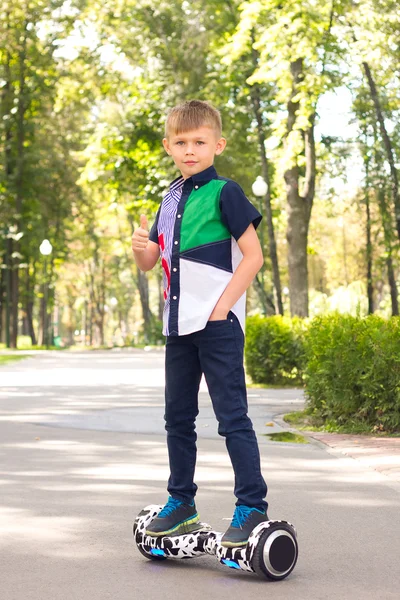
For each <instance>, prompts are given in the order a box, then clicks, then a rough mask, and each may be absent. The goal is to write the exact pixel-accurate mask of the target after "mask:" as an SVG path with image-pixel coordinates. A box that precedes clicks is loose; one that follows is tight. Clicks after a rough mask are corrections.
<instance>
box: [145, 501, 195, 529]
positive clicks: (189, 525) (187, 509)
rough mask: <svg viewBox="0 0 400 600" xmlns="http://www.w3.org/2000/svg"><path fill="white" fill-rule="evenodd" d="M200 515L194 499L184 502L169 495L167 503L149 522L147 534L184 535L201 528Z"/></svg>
mask: <svg viewBox="0 0 400 600" xmlns="http://www.w3.org/2000/svg"><path fill="white" fill-rule="evenodd" d="M200 527H201V526H200V517H199V515H198V513H197V510H196V505H195V503H194V501H193V502H192V503H191V504H184V503H183V502H181V501H180V500H176V499H175V498H172V497H171V496H169V498H168V502H167V504H166V505H165V506H164V508H162V510H161V511H160V512H159V513H158V515H157V516H156V517H155V518H154V519H153V520H152V521H151V522H150V523H149V525H148V527H147V529H146V534H147V535H151V536H153V537H159V536H162V535H182V534H183V533H191V532H192V531H196V530H197V529H200Z"/></svg>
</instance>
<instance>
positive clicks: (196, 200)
mask: <svg viewBox="0 0 400 600" xmlns="http://www.w3.org/2000/svg"><path fill="white" fill-rule="evenodd" d="M225 184H226V181H223V180H220V179H212V180H211V181H209V182H208V183H206V184H205V185H203V186H201V187H200V188H199V189H197V190H195V189H193V190H192V192H191V194H190V196H189V198H188V199H187V201H186V204H185V209H184V212H183V217H182V226H181V243H180V251H181V252H185V251H186V250H191V249H192V248H197V247H198V246H204V245H206V244H212V243H213V242H220V241H222V240H227V239H229V238H230V237H231V234H230V232H229V230H228V229H227V228H226V227H225V225H224V224H223V223H222V221H221V210H220V208H219V198H220V194H221V189H222V188H223V187H224V185H225Z"/></svg>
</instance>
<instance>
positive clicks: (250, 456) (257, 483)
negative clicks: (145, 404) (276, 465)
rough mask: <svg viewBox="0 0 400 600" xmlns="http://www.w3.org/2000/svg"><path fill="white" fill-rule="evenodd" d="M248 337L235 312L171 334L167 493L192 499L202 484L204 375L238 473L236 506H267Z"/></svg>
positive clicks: (221, 431)
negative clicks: (252, 410)
mask: <svg viewBox="0 0 400 600" xmlns="http://www.w3.org/2000/svg"><path fill="white" fill-rule="evenodd" d="M243 346H244V335H243V331H242V328H241V326H240V323H239V321H238V320H237V318H236V316H235V315H234V314H233V313H232V312H230V313H229V315H228V319H227V320H224V321H209V322H208V323H207V326H206V327H205V329H203V330H201V331H197V332H195V333H191V334H189V335H182V336H177V337H174V336H169V337H167V344H166V359H165V363H166V388H165V422H166V425H165V428H166V430H167V443H168V453H169V463H170V470H171V474H170V478H169V481H168V492H169V494H170V495H171V496H173V497H174V498H176V499H178V500H181V501H183V502H187V503H188V502H191V501H192V499H193V498H194V496H195V494H196V491H197V486H196V484H195V483H194V481H193V479H194V470H195V465H196V439H197V435H196V431H195V420H196V417H197V415H198V412H199V410H198V392H199V385H200V379H201V375H202V373H204V376H205V379H206V382H207V385H208V390H209V392H210V396H211V400H212V404H213V408H214V412H215V416H216V417H217V420H218V433H219V434H220V435H222V436H224V437H225V442H226V447H227V449H228V453H229V456H230V459H231V462H232V467H233V470H234V473H235V489H234V494H235V496H236V497H237V502H236V504H237V505H239V504H245V505H246V506H252V507H255V508H260V509H263V510H266V509H267V506H268V504H267V502H266V501H265V496H266V494H267V486H266V484H265V481H264V479H263V477H262V475H261V469H260V453H259V449H258V444H257V439H256V435H255V433H254V430H253V425H252V422H251V420H250V419H249V417H248V416H247V395H246V385H245V378H244V368H243Z"/></svg>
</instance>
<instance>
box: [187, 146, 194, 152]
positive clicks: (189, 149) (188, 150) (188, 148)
mask: <svg viewBox="0 0 400 600" xmlns="http://www.w3.org/2000/svg"><path fill="white" fill-rule="evenodd" d="M186 154H193V147H192V146H187V147H186Z"/></svg>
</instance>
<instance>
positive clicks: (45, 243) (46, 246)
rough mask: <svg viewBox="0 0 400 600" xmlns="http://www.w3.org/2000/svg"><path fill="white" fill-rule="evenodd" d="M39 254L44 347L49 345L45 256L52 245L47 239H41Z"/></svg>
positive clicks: (50, 251) (51, 248) (49, 251)
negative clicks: (41, 262) (42, 287)
mask: <svg viewBox="0 0 400 600" xmlns="http://www.w3.org/2000/svg"><path fill="white" fill-rule="evenodd" d="M39 250H40V254H41V255H42V256H44V261H43V275H44V277H43V278H44V309H43V338H44V339H43V341H44V342H45V344H46V348H48V347H49V311H48V306H47V304H48V299H49V278H48V270H47V257H48V256H50V254H51V253H52V251H53V246H52V245H51V243H50V242H49V240H43V242H42V243H41V244H40V246H39Z"/></svg>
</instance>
